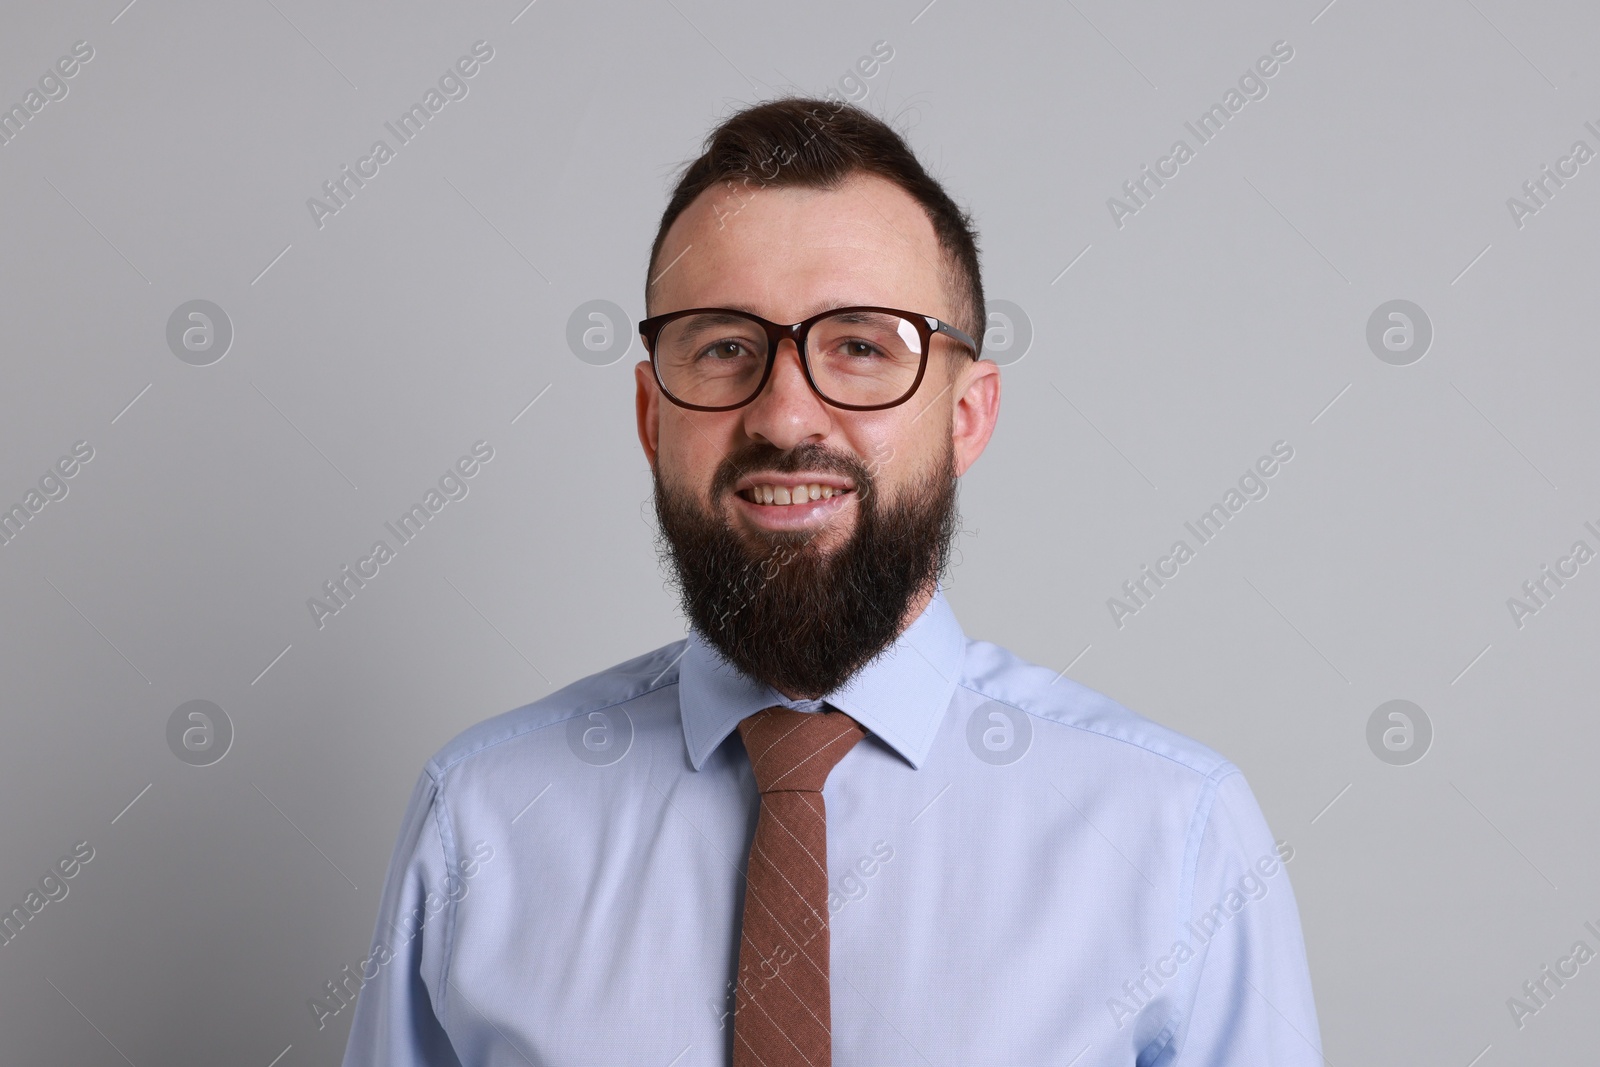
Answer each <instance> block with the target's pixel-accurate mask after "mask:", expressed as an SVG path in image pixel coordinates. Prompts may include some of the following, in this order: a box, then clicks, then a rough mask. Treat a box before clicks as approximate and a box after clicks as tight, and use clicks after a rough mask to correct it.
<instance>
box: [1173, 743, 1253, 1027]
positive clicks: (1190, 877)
mask: <svg viewBox="0 0 1600 1067" xmlns="http://www.w3.org/2000/svg"><path fill="white" fill-rule="evenodd" d="M1242 773H1244V772H1242V771H1241V770H1240V769H1239V768H1238V767H1237V766H1235V765H1234V764H1233V763H1232V762H1230V761H1228V760H1223V762H1222V763H1221V764H1220V765H1219V766H1218V767H1217V768H1216V769H1215V770H1213V771H1212V772H1211V773H1210V774H1208V775H1206V781H1205V787H1204V788H1203V789H1202V790H1201V792H1200V796H1199V798H1198V799H1197V800H1196V801H1195V808H1194V815H1193V816H1192V817H1191V819H1190V821H1189V834H1188V840H1187V841H1186V842H1185V843H1184V847H1183V873H1182V874H1181V875H1180V879H1181V883H1180V885H1179V886H1178V914H1177V921H1176V928H1177V931H1178V933H1179V935H1180V936H1179V940H1182V936H1181V934H1182V931H1183V927H1184V924H1185V923H1187V922H1188V921H1189V920H1188V918H1187V916H1188V915H1189V914H1190V912H1191V911H1192V909H1193V908H1194V882H1195V878H1196V877H1197V876H1198V874H1199V866H1200V845H1201V842H1203V841H1204V840H1205V834H1206V829H1207V828H1208V827H1209V826H1210V825H1211V811H1212V809H1213V808H1214V807H1215V806H1216V800H1217V791H1218V789H1219V788H1220V787H1221V785H1222V783H1223V782H1224V781H1225V780H1227V779H1228V778H1231V777H1232V776H1234V775H1236V774H1242ZM1204 969H1205V963H1204V961H1202V962H1201V964H1200V966H1199V967H1198V968H1197V969H1196V970H1195V972H1194V975H1193V978H1192V980H1191V981H1190V982H1188V983H1187V985H1188V987H1189V988H1190V989H1192V990H1194V991H1195V993H1196V995H1198V991H1199V988H1200V974H1201V972H1202V971H1203V970H1204ZM1189 1007H1190V1008H1192V1007H1193V1002H1192V1001H1190V1002H1189ZM1188 1022H1189V1015H1188V1012H1187V1011H1185V1010H1184V1008H1183V1007H1182V1006H1179V1005H1175V1006H1174V1008H1173V1012H1172V1015H1171V1016H1170V1017H1169V1018H1168V1020H1167V1040H1166V1041H1165V1042H1163V1047H1165V1045H1166V1044H1169V1043H1171V1042H1172V1041H1175V1040H1177V1037H1178V1032H1179V1031H1180V1030H1182V1029H1183V1028H1184V1026H1186V1025H1187V1024H1188ZM1154 1051H1156V1052H1159V1051H1161V1050H1160V1049H1159V1048H1158V1049H1156V1050H1154Z"/></svg>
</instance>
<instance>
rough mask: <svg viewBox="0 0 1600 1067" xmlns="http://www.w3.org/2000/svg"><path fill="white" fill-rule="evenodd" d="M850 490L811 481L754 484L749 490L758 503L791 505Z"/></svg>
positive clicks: (751, 497)
mask: <svg viewBox="0 0 1600 1067" xmlns="http://www.w3.org/2000/svg"><path fill="white" fill-rule="evenodd" d="M847 491H848V490H845V489H835V488H834V487H833V486H831V485H820V484H818V483H816V482H811V483H809V484H807V485H796V486H793V487H792V488H791V487H790V486H787V485H753V486H751V487H750V488H749V489H748V490H747V492H748V493H749V495H750V499H751V500H753V501H755V502H756V503H757V504H768V505H779V506H783V505H791V504H809V503H810V502H811V501H813V500H828V499H831V498H832V497H835V496H838V495H840V494H841V493H845V492H847Z"/></svg>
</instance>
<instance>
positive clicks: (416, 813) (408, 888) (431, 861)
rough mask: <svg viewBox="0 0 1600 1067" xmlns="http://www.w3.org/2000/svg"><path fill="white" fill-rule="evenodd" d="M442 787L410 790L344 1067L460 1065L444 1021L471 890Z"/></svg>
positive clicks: (429, 784)
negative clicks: (458, 926) (449, 966)
mask: <svg viewBox="0 0 1600 1067" xmlns="http://www.w3.org/2000/svg"><path fill="white" fill-rule="evenodd" d="M442 803H443V801H442V797H441V796H440V791H439V783H438V782H437V781H436V780H435V779H434V777H433V775H432V773H431V771H430V770H424V771H423V773H422V775H421V777H419V778H418V779H417V784H416V788H415V789H413V790H412V792H411V801H410V803H409V804H408V805H407V806H406V814H405V819H404V821H403V822H402V824H401V827H400V839H399V841H398V842H396V844H395V849H394V855H393V857H392V858H391V859H390V861H389V872H388V875H387V876H386V878H385V880H384V886H383V897H382V899H381V900H380V901H379V904H378V922H377V928H376V930H375V931H374V933H373V935H372V949H371V951H370V953H369V954H368V956H367V958H366V959H364V960H363V961H362V963H361V967H360V977H361V979H362V986H361V992H360V995H359V996H358V997H357V1000H356V1008H355V1015H354V1018H353V1019H352V1021H351V1025H350V1040H349V1042H348V1043H347V1044H346V1045H345V1052H344V1062H343V1067H380V1065H381V1067H461V1061H460V1060H459V1059H458V1058H457V1056H456V1054H455V1051H454V1049H452V1048H451V1045H450V1039H449V1037H448V1036H447V1035H446V1034H445V1031H444V1027H443V1025H442V1024H441V1023H440V1020H439V1013H438V1010H437V1009H438V1005H439V1003H440V1002H441V1001H442V1000H443V997H442V989H441V979H442V978H443V972H444V962H445V958H446V957H445V951H444V950H445V946H446V944H447V939H448V935H449V931H450V928H451V924H452V921H453V919H454V917H455V903H456V900H457V899H459V896H460V895H461V890H460V888H458V887H461V888H464V882H463V880H462V879H461V878H460V877H459V875H457V874H454V873H452V872H454V871H456V870H457V865H455V864H453V863H451V862H450V859H449V856H450V855H451V853H450V851H449V849H448V848H447V843H446V842H447V836H446V835H447V833H448V826H447V823H446V821H445V819H444V816H443V812H442V810H441V807H442Z"/></svg>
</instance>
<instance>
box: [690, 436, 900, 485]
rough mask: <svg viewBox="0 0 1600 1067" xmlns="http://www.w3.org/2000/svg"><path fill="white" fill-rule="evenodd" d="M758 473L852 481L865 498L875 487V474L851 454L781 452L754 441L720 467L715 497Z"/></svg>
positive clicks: (817, 448) (806, 447)
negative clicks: (807, 474) (811, 473)
mask: <svg viewBox="0 0 1600 1067" xmlns="http://www.w3.org/2000/svg"><path fill="white" fill-rule="evenodd" d="M754 470H759V471H771V472H772V473H774V474H798V473H799V472H801V471H814V472H816V473H818V474H839V475H843V476H844V477H846V478H848V479H850V481H851V483H852V484H854V485H855V487H856V488H857V490H859V491H860V492H861V494H862V496H863V498H864V497H866V496H867V495H869V493H870V490H871V487H872V471H871V470H870V469H869V468H868V467H867V465H866V464H865V463H863V462H862V461H861V460H860V459H858V458H857V457H855V456H852V455H850V454H849V453H848V452H836V451H834V450H833V449H831V448H825V447H823V446H822V445H818V444H800V445H796V446H794V447H793V448H790V449H781V448H778V447H777V446H776V445H770V444H767V443H765V442H762V441H752V442H751V443H750V444H748V445H745V446H744V447H742V448H740V449H739V450H738V451H736V452H733V453H731V454H730V455H728V456H727V457H726V458H725V459H723V461H722V462H721V463H720V464H718V465H717V472H716V474H715V475H714V476H713V477H712V480H711V493H712V495H713V496H719V495H721V494H722V493H725V492H727V491H728V490H729V489H732V488H733V485H734V483H735V482H737V481H738V480H739V479H740V478H742V477H744V476H745V474H746V473H747V472H749V471H754Z"/></svg>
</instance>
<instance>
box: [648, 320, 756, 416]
mask: <svg viewBox="0 0 1600 1067" xmlns="http://www.w3.org/2000/svg"><path fill="white" fill-rule="evenodd" d="M766 363H767V334H766V331H765V330H763V329H762V328H761V327H760V326H759V325H757V324H756V323H754V322H752V321H750V320H749V319H747V318H745V317H744V316H742V315H736V314H732V313H723V312H717V313H706V314H702V315H686V316H684V317H683V318H681V319H673V320H672V321H671V322H669V323H667V324H666V325H665V326H663V327H662V328H661V333H660V335H659V336H658V337H657V338H656V373H657V374H659V375H660V376H661V384H662V385H664V386H666V389H667V392H669V393H671V394H672V395H673V396H675V397H677V398H678V399H679V400H682V401H684V402H685V403H688V404H699V405H701V406H703V407H709V408H715V407H726V406H729V405H732V404H740V403H743V402H744V401H746V400H748V399H750V396H751V395H752V394H753V393H754V392H755V391H756V386H757V385H758V384H759V383H760V381H761V372H762V370H763V369H765V367H766Z"/></svg>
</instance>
